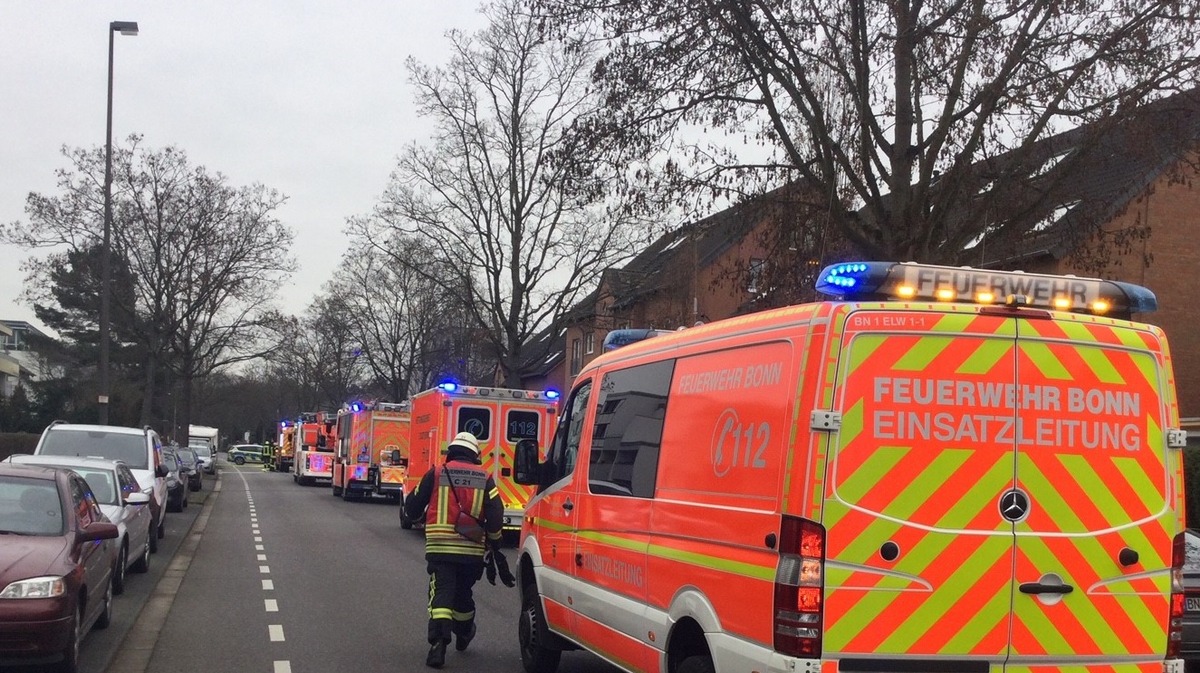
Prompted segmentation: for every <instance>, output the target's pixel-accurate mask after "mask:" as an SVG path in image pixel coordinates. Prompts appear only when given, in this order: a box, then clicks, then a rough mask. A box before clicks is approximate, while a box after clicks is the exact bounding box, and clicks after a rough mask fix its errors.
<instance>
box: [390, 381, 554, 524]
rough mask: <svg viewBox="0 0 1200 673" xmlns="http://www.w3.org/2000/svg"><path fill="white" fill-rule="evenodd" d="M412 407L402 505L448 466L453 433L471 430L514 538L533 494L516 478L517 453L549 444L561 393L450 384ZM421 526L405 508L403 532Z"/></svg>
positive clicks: (431, 391)
mask: <svg viewBox="0 0 1200 673" xmlns="http://www.w3.org/2000/svg"><path fill="white" fill-rule="evenodd" d="M409 406H410V408H411V414H410V419H411V426H410V429H409V436H410V440H409V463H408V473H407V476H406V478H405V482H404V494H403V496H402V498H401V504H403V498H406V497H408V495H409V494H411V493H412V492H413V491H414V490H416V488H417V485H418V484H420V483H421V478H422V477H424V476H425V473H426V472H428V471H429V469H430V468H431V467H437V466H439V465H441V464H442V463H444V462H446V446H447V445H448V444H449V443H450V440H451V439H453V438H454V435H457V434H458V433H460V432H470V433H471V434H473V435H475V437H476V438H477V439H478V440H479V447H480V450H481V454H480V459H481V461H482V463H483V469H484V470H486V471H487V473H488V474H489V475H491V477H492V479H493V480H494V481H495V482H496V488H497V490H499V492H500V499H501V500H503V501H504V524H503V526H504V530H505V531H510V532H511V534H512V535H513V537H515V536H516V533H517V531H519V530H520V529H521V520H522V515H523V514H524V512H525V505H526V503H528V502H529V499H530V498H531V497H533V492H534V490H533V488H531V487H529V486H526V485H522V484H518V483H516V482H515V481H514V480H513V453H514V451H515V450H516V445H517V442H519V441H521V440H523V439H531V440H534V441H535V443H537V444H542V445H545V444H547V443H548V442H549V440H550V437H552V436H553V433H554V428H555V426H556V425H557V422H558V416H557V413H558V391H555V390H518V389H514V388H493V387H491V386H472V385H461V384H458V383H456V382H454V381H445V382H443V383H440V384H438V385H437V386H435V387H433V388H430V389H429V390H424V391H421V392H419V393H417V394H416V395H413V396H412V399H411V400H409ZM420 523H421V522H415V521H411V520H409V519H408V517H407V516H406V515H405V513H404V507H401V508H400V527H401V528H404V529H410V528H412V527H413V525H414V524H420Z"/></svg>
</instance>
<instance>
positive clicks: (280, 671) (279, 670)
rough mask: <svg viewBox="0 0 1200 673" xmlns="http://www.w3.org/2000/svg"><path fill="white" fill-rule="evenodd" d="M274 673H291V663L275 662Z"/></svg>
mask: <svg viewBox="0 0 1200 673" xmlns="http://www.w3.org/2000/svg"><path fill="white" fill-rule="evenodd" d="M275 673H292V662H290V661H276V662H275Z"/></svg>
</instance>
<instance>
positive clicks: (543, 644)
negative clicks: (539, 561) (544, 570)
mask: <svg viewBox="0 0 1200 673" xmlns="http://www.w3.org/2000/svg"><path fill="white" fill-rule="evenodd" d="M517 641H518V642H519V644H520V647H521V664H522V665H523V666H524V667H525V670H526V672H527V673H554V672H555V671H556V670H558V661H559V659H561V658H562V650H560V649H557V648H552V647H549V641H550V629H549V628H547V626H546V616H545V615H544V614H542V602H541V600H540V599H539V598H538V592H537V585H536V584H534V583H533V582H530V583H528V584H526V585H525V586H524V587H522V589H521V620H520V622H518V623H517Z"/></svg>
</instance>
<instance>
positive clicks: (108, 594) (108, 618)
mask: <svg viewBox="0 0 1200 673" xmlns="http://www.w3.org/2000/svg"><path fill="white" fill-rule="evenodd" d="M112 605H113V583H112V580H109V582H108V586H107V587H105V588H104V607H103V608H101V609H100V616H99V617H97V618H96V628H97V629H107V628H108V625H109V624H112Z"/></svg>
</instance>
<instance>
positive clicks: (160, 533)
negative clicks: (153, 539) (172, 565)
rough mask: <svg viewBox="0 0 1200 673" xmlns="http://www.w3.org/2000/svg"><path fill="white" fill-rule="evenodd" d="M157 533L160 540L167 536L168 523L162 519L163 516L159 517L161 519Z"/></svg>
mask: <svg viewBox="0 0 1200 673" xmlns="http://www.w3.org/2000/svg"><path fill="white" fill-rule="evenodd" d="M156 535H157V536H158V539H160V540H161V539H163V538H164V537H166V536H167V525H166V522H165V521H163V520H162V518H159V520H158V532H157V533H156ZM156 546H157V545H156Z"/></svg>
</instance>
